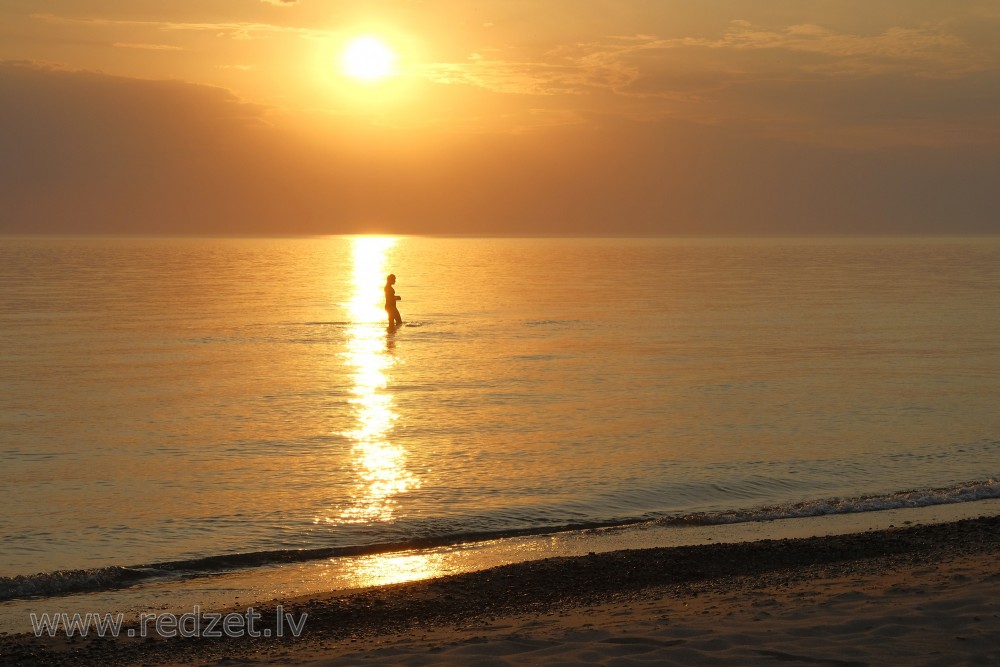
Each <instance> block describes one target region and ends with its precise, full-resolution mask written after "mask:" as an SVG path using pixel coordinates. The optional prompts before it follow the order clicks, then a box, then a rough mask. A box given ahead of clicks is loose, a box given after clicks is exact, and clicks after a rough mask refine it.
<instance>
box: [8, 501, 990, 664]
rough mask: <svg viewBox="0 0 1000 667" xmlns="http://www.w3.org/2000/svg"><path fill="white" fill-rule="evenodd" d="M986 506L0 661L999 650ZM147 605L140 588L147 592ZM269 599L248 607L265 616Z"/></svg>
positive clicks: (319, 604) (329, 660) (869, 654)
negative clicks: (259, 626)
mask: <svg viewBox="0 0 1000 667" xmlns="http://www.w3.org/2000/svg"><path fill="white" fill-rule="evenodd" d="M998 553H1000V518H998V517H989V518H985V517H984V518H980V519H972V520H966V521H958V522H952V523H947V524H939V525H927V526H923V525H921V526H909V527H902V528H892V529H889V530H885V531H869V532H866V533H858V534H853V535H841V536H829V537H814V538H805V539H789V540H763V541H759V542H752V543H746V544H718V545H707V546H693V547H678V548H671V549H643V550H633V551H618V552H611V553H605V554H594V555H591V556H585V557H580V558H550V559H546V560H542V561H534V562H529V563H521V564H517V565H510V566H504V567H499V568H494V569H491V570H486V571H482V572H474V573H469V574H463V575H458V576H453V577H446V578H442V579H436V580H430V581H423V582H414V583H408V584H400V585H395V586H386V587H380V588H376V589H368V590H362V591H354V592H340V593H335V592H334V593H329V594H325V595H317V596H309V597H307V598H299V599H291V600H282V601H275V603H274V604H275V605H278V604H281V605H282V608H283V609H284V610H285V612H286V613H290V614H294V615H295V617H297V618H301V616H299V615H300V614H302V613H303V612H305V613H307V614H308V617H307V621H306V623H305V629H304V632H303V634H302V636H301V637H298V638H291V637H285V638H283V639H281V640H278V639H273V638H272V639H262V638H261V639H249V638H246V637H243V638H240V639H220V640H214V639H204V638H201V639H197V638H187V639H181V638H175V639H159V638H146V639H142V640H140V639H127V638H121V639H110V638H105V639H98V638H96V637H87V638H79V637H78V638H75V639H67V638H65V637H55V638H49V637H44V638H40V639H39V638H35V637H33V636H31V635H12V636H4V637H2V638H0V657H2V658H3V662H4V664H94V665H97V664H101V665H106V664H184V665H217V664H309V665H354V664H381V665H397V664H401V665H431V664H457V665H463V664H464V665H519V664H544V665H571V664H603V665H628V664H678V665H689V664H734V665H735V664H747V663H750V662H758V663H762V664H767V663H771V662H781V663H785V664H823V665H882V664H921V665H955V664H983V665H988V664H998V663H1000V566H998V565H997V562H998V561H997V554H998ZM151 602H152V601H151ZM270 611H271V610H268V609H262V610H261V613H262V614H263V616H264V617H265V618H267V617H268V614H269V613H270Z"/></svg>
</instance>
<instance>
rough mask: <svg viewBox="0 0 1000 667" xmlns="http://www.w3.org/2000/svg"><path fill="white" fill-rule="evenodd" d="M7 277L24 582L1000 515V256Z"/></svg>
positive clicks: (7, 527) (2, 426)
mask: <svg viewBox="0 0 1000 667" xmlns="http://www.w3.org/2000/svg"><path fill="white" fill-rule="evenodd" d="M390 271H392V272H394V273H396V274H397V276H398V277H399V282H398V283H397V284H396V291H397V294H400V295H402V297H403V301H401V302H400V310H401V312H402V314H403V318H404V320H405V321H406V322H407V326H404V327H403V328H401V329H400V330H398V331H396V332H393V333H388V332H386V330H385V324H384V322H383V318H384V317H385V313H384V311H383V310H382V307H381V299H382V291H381V287H382V284H383V282H384V279H385V274H386V273H388V272H390ZM0 284H2V285H3V286H4V289H3V292H2V295H0V433H2V438H0V466H2V470H3V471H4V472H3V479H4V484H3V485H2V486H0V506H2V507H3V508H4V511H3V514H2V517H0V544H2V547H0V575H5V576H13V575H22V574H32V573H37V572H52V571H55V570H61V569H85V568H102V567H108V566H122V565H126V566H129V565H137V564H144V563H145V564H149V563H164V562H172V561H178V560H182V559H203V558H205V557H211V556H215V555H218V554H230V553H243V554H251V558H250V561H252V560H253V558H254V556H253V554H260V552H266V551H285V550H298V549H325V548H339V547H356V546H364V545H381V544H389V543H391V544H398V545H407V544H411V545H418V544H421V543H422V542H420V540H431V541H433V543H435V544H443V545H447V544H449V543H451V542H456V541H459V540H461V539H463V536H468V535H470V534H479V535H481V536H487V537H488V536H498V537H499V536H503V535H508V534H510V533H511V532H516V531H520V530H538V531H546V530H549V529H554V528H558V527H562V526H567V525H581V524H582V525H588V524H594V523H616V522H625V521H631V520H639V519H668V520H669V519H673V520H677V519H678V518H681V521H682V522H683V521H685V520H687V521H690V522H692V523H713V522H719V521H728V520H737V521H757V520H761V519H770V518H776V517H779V518H780V517H782V516H809V515H811V514H825V513H829V512H831V511H833V512H836V511H872V510H877V509H881V508H883V507H891V506H904V505H906V504H918V505H919V504H927V503H932V502H933V503H937V502H961V501H968V500H976V499H979V498H990V497H997V496H1000V483H998V482H997V481H996V480H997V478H998V477H1000V415H998V411H997V410H996V406H997V405H998V404H1000V309H998V308H997V307H996V294H997V293H998V288H1000V240H997V239H893V240H878V239H838V240H793V239H771V240H651V239H642V240H628V239H624V240H623V239H586V240H570V239H530V240H527V239H446V238H410V237H404V238H397V239H386V238H370V237H357V238H339V237H332V238H295V239H227V240H206V239H197V240H195V239H171V240H165V239H44V240H39V239H11V238H7V239H2V240H0ZM902 491H915V493H911V494H901V493H900V492H902ZM900 503H902V504H900ZM692 515H693V516H692ZM734 517H735V518H734ZM423 543H426V542H423ZM250 561H248V563H249V562H250ZM202 565H203V566H204V567H205V569H211V567H210V566H209V565H207V564H204V563H203V564H202ZM191 567H192V568H193V569H195V570H197V569H198V568H199V567H201V566H198V565H192V566H191ZM53 592H54V591H53Z"/></svg>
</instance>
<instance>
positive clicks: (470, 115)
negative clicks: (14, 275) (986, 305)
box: [0, 0, 1000, 236]
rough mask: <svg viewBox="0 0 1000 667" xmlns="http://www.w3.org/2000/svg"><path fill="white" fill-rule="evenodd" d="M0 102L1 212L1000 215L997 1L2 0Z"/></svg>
mask: <svg viewBox="0 0 1000 667" xmlns="http://www.w3.org/2000/svg"><path fill="white" fill-rule="evenodd" d="M363 35H366V36H370V37H372V38H374V39H377V40H378V41H379V43H380V44H382V45H383V47H384V48H385V49H387V50H388V52H389V53H390V54H391V64H390V65H389V66H388V70H386V71H384V72H382V74H387V75H386V76H375V77H374V78H372V79H371V80H363V79H358V78H356V77H352V76H351V75H350V74H349V73H348V72H345V69H344V66H343V54H344V52H345V49H347V48H348V47H349V45H350V44H351V43H352V40H354V39H356V38H357V37H359V36H363ZM0 101H2V104H0V233H18V234H24V233H27V234H35V233H58V234H88V233H101V234H184V235H188V234H206V235H213V234H240V235H257V234H267V235H284V234H342V233H350V234H354V233H391V234H421V233H425V234H457V235H480V234H500V235H524V234H555V235H564V234H566V235H658V236H674V235H683V236H689V235H695V236H701V235H706V236H718V235H756V234H763V235H773V234H781V235H844V234H875V235H882V234H983V233H988V234H993V233H1000V213H998V212H1000V186H998V183H1000V2H997V0H947V1H945V0H878V1H877V2H875V1H872V0H835V1H834V0H534V1H531V2H528V1H523V0H476V1H475V2H471V1H469V0H438V1H435V0H426V1H420V0H385V1H379V0H364V1H360V0H357V1H355V0H341V1H334V0H159V1H153V0H129V2H119V1H114V0H0Z"/></svg>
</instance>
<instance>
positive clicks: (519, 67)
mask: <svg viewBox="0 0 1000 667" xmlns="http://www.w3.org/2000/svg"><path fill="white" fill-rule="evenodd" d="M420 73H421V74H422V75H423V76H425V77H426V78H427V79H429V80H431V81H433V82H435V83H438V84H444V85H456V84H460V85H464V86H471V87H476V88H480V89H482V90H486V91H490V92H492V93H497V94H505V95H525V96H541V97H550V98H556V97H559V96H573V97H575V98H577V100H576V101H575V102H574V103H573V104H574V105H575V107H576V109H577V111H578V112H580V113H590V114H612V115H617V116H619V117H627V118H632V119H636V120H657V119H660V120H662V119H668V118H669V119H676V120H685V121H689V122H694V123H703V124H739V125H744V126H755V127H757V128H758V131H760V132H762V133H765V134H769V135H773V136H779V135H782V134H783V136H784V137H785V138H786V139H791V138H794V139H795V140H797V141H810V142H823V143H828V144H831V145H837V144H840V145H844V146H848V145H849V146H856V147H860V146H864V145H893V144H908V145H937V144H942V143H944V144H949V143H950V144H954V143H968V144H975V143H981V142H987V143H991V144H994V145H996V144H1000V129H998V128H1000V122H998V121H1000V117H998V116H1000V111H998V110H1000V61H998V57H997V55H996V54H995V53H994V51H993V50H990V49H987V48H982V47H977V46H974V45H973V44H970V43H969V42H968V41H967V40H965V39H963V38H962V37H960V36H959V35H958V34H956V33H955V32H952V31H949V29H948V27H947V25H945V24H938V25H923V26H919V27H900V26H896V27H888V28H886V29H883V30H880V31H878V32H876V33H872V34H852V33H848V32H844V31H836V30H833V29H831V28H827V27H824V26H821V25H818V24H815V23H795V24H792V25H788V26H785V27H781V28H763V27H761V26H758V25H755V24H753V23H750V22H748V21H743V20H737V21H732V22H730V23H729V24H728V25H727V26H726V27H725V28H724V29H723V30H722V31H721V32H720V33H719V34H718V35H715V36H711V35H710V36H700V37H691V36H681V37H671V38H664V37H660V36H657V35H651V34H635V35H617V36H607V37H603V38H600V39H594V40H590V41H581V42H577V43H572V44H564V45H559V46H556V47H552V48H549V49H548V50H546V51H544V52H539V53H536V54H534V55H533V56H532V55H531V54H529V53H526V52H525V51H524V50H523V49H522V50H514V49H508V50H505V51H482V52H480V53H476V54H473V56H470V57H469V58H468V59H467V60H466V61H464V62H454V63H434V64H431V65H426V66H424V67H423V68H422V69H420ZM549 104H550V105H552V106H555V105H558V104H559V103H558V102H556V101H552V102H550V103H549ZM535 106H539V103H536V105H535Z"/></svg>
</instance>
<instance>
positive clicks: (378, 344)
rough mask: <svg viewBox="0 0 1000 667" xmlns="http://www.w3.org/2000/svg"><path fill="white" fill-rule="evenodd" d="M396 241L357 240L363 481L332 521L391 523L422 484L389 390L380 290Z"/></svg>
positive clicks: (353, 361)
mask: <svg viewBox="0 0 1000 667" xmlns="http://www.w3.org/2000/svg"><path fill="white" fill-rule="evenodd" d="M395 242H396V240H395V239H393V238H388V237H357V238H355V239H354V240H353V262H354V270H353V285H354V291H353V294H352V297H351V300H350V302H349V303H348V304H347V305H348V309H349V312H350V317H351V321H352V323H353V324H352V325H351V328H350V333H349V336H350V338H349V342H348V348H349V349H348V352H347V353H346V354H345V363H346V364H347V365H348V366H349V367H350V368H351V369H352V378H353V390H352V391H353V394H354V396H353V398H351V399H350V402H351V403H352V404H353V405H354V407H355V411H356V416H357V426H356V428H355V429H354V430H352V431H349V432H348V433H347V435H348V437H350V438H351V439H352V440H353V441H354V447H353V451H352V454H353V457H354V458H353V465H354V469H355V472H356V474H357V477H358V481H357V488H356V490H355V492H354V493H353V496H352V500H351V503H350V505H349V506H348V507H346V508H345V509H343V510H342V511H341V512H340V514H339V516H338V517H337V518H336V519H328V521H330V522H331V523H338V524H344V523H369V522H385V521H391V520H392V519H393V518H394V517H395V511H396V496H398V495H399V494H401V493H406V492H407V491H409V490H411V489H415V488H417V487H418V486H419V481H418V480H417V478H416V477H414V475H413V474H412V473H410V471H409V470H407V469H406V450H404V449H403V448H402V447H400V446H398V445H394V444H392V443H391V442H390V440H389V435H390V433H391V431H392V428H393V423H394V422H395V420H396V418H397V415H396V413H395V412H394V410H393V405H392V395H391V394H389V393H387V392H386V391H385V389H386V387H387V385H388V381H389V371H390V369H391V368H392V367H393V365H395V363H396V358H395V356H394V353H393V348H392V346H391V345H387V342H386V332H385V328H384V327H382V326H381V325H380V324H375V323H376V322H379V323H380V322H382V321H384V320H385V311H384V310H383V309H382V304H381V302H380V297H381V296H382V294H381V291H380V290H379V287H380V286H381V284H382V283H383V282H384V280H385V275H386V273H387V270H386V266H385V265H386V255H387V252H388V250H389V249H390V248H392V246H393V245H394V244H395Z"/></svg>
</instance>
